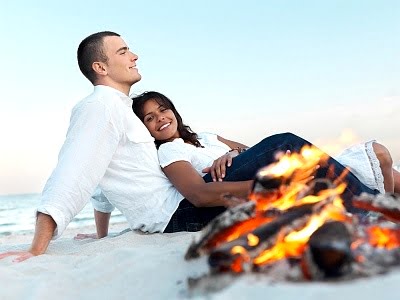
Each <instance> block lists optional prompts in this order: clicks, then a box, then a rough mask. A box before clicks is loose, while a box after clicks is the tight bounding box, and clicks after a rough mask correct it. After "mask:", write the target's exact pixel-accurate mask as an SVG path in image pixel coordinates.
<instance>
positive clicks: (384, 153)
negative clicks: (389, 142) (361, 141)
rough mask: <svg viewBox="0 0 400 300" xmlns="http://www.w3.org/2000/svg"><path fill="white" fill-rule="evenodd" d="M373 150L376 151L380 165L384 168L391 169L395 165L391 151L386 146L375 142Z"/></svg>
mask: <svg viewBox="0 0 400 300" xmlns="http://www.w3.org/2000/svg"><path fill="white" fill-rule="evenodd" d="M372 148H373V149H374V152H375V154H376V157H377V158H378V160H379V163H380V165H381V166H382V167H387V166H390V167H391V166H392V165H393V159H392V156H391V155H390V152H389V150H388V149H387V148H386V147H385V146H383V145H382V144H379V143H376V142H374V143H373V144H372Z"/></svg>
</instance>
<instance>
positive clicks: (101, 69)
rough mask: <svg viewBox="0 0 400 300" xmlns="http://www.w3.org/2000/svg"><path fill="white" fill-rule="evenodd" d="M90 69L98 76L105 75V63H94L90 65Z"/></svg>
mask: <svg viewBox="0 0 400 300" xmlns="http://www.w3.org/2000/svg"><path fill="white" fill-rule="evenodd" d="M92 69H93V70H94V71H95V72H96V74H98V75H103V76H104V75H107V66H106V65H105V63H102V62H98V61H97V62H94V63H93V64H92Z"/></svg>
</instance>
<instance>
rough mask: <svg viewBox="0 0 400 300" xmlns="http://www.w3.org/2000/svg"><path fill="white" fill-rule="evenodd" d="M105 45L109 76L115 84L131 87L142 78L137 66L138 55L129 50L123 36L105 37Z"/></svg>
mask: <svg viewBox="0 0 400 300" xmlns="http://www.w3.org/2000/svg"><path fill="white" fill-rule="evenodd" d="M103 47H104V52H105V54H106V55H107V57H108V61H107V63H106V70H107V76H108V79H109V80H111V82H112V83H113V84H116V85H117V86H129V87H130V86H131V85H132V84H134V83H136V82H138V81H139V80H140V79H141V78H142V77H141V75H140V74H139V72H138V70H137V68H136V61H137V59H138V56H137V55H136V54H134V53H132V52H131V51H130V50H129V48H128V46H127V45H126V43H125V42H124V40H123V39H122V38H121V37H119V36H107V37H105V38H104V39H103Z"/></svg>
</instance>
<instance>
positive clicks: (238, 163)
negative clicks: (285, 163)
mask: <svg viewBox="0 0 400 300" xmlns="http://www.w3.org/2000/svg"><path fill="white" fill-rule="evenodd" d="M304 145H311V143H310V142H308V141H306V140H304V139H303V138H301V137H299V136H296V135H294V134H292V133H281V134H275V135H272V136H269V137H267V138H265V139H263V140H262V141H261V142H259V143H258V144H256V145H254V146H253V147H251V148H250V149H248V150H247V151H245V152H243V153H242V154H240V155H238V156H237V157H235V158H234V159H233V161H232V165H231V167H229V168H227V170H226V175H225V179H224V181H245V180H252V179H254V177H255V175H256V173H257V171H258V170H259V169H260V168H262V167H265V166H267V165H269V164H270V163H272V162H275V161H276V160H275V154H276V153H277V152H278V151H284V152H286V151H287V150H290V151H292V152H299V151H300V150H301V148H302V147H303V146H304ZM344 170H345V167H344V166H343V165H341V164H340V163H339V162H337V161H336V160H335V159H333V158H332V157H330V158H329V159H328V161H327V164H326V165H323V166H321V167H320V168H319V169H318V171H317V173H316V175H315V177H316V178H329V179H331V180H332V181H333V180H335V179H336V178H338V177H339V176H340V175H341V174H342V172H343V171H344ZM203 178H204V181H205V182H211V181H212V177H211V175H210V174H207V175H205V176H204V177H203ZM344 180H345V182H347V188H346V190H345V191H344V193H343V194H342V198H343V200H344V205H345V207H346V209H347V210H348V211H349V212H351V213H358V214H364V213H365V212H364V211H362V210H359V209H356V208H355V207H353V205H352V203H351V201H352V198H353V196H355V195H360V194H361V193H362V192H366V193H369V194H377V193H379V192H378V191H377V190H371V189H370V188H368V187H367V186H365V185H364V184H363V183H361V182H360V181H359V180H358V179H357V177H355V176H354V174H352V173H350V172H349V173H348V174H347V176H346V177H345V178H344ZM224 210H225V208H224V207H200V208H199V207H195V206H194V205H193V204H191V203H190V202H189V201H188V200H186V199H184V200H182V201H181V204H180V205H179V207H178V209H177V210H176V212H175V213H174V215H173V216H172V218H171V220H170V223H169V224H168V226H167V229H166V230H165V231H164V232H176V231H198V230H200V229H201V228H203V227H204V226H205V225H207V223H208V222H210V221H211V220H212V219H213V218H215V216H217V215H218V214H220V213H221V212H223V211H224ZM189 229H190V230H189ZM167 230H168V231H167Z"/></svg>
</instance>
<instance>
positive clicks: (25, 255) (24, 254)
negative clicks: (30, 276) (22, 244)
mask: <svg viewBox="0 0 400 300" xmlns="http://www.w3.org/2000/svg"><path fill="white" fill-rule="evenodd" d="M13 255H16V256H17V257H16V258H14V259H13V260H12V261H13V262H21V261H24V260H27V259H29V258H31V257H34V256H35V255H34V254H32V253H31V252H29V251H9V252H5V253H2V254H0V259H3V258H6V257H9V256H13Z"/></svg>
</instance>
